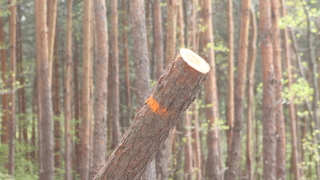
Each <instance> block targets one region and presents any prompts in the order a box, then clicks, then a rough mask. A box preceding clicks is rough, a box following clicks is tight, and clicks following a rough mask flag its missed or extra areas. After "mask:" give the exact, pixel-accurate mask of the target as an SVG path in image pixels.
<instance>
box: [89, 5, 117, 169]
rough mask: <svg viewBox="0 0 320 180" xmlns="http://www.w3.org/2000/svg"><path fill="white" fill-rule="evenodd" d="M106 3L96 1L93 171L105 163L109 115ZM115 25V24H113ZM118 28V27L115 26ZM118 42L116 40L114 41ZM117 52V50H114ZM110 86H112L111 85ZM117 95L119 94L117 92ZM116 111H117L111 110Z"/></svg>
mask: <svg viewBox="0 0 320 180" xmlns="http://www.w3.org/2000/svg"><path fill="white" fill-rule="evenodd" d="M105 14H106V4H105V1H103V0H95V1H94V16H95V31H96V37H99V38H97V39H96V49H97V50H96V57H95V87H96V88H95V95H94V96H95V102H94V103H95V104H94V106H95V108H94V113H95V116H94V132H93V136H94V137H93V141H94V142H93V161H94V163H93V172H94V173H97V172H98V171H99V170H100V169H101V168H102V167H103V165H104V163H105V156H106V154H105V152H106V131H105V129H106V117H107V112H106V109H107V93H108V92H107V90H108V89H107V78H108V53H109V51H108V29H107V18H106V16H105ZM113 25H114V24H113ZM115 28H117V27H115ZM114 43H116V42H114ZM113 53H117V52H113ZM109 88H112V87H111V86H109ZM115 95H117V94H115ZM110 113H116V112H110Z"/></svg>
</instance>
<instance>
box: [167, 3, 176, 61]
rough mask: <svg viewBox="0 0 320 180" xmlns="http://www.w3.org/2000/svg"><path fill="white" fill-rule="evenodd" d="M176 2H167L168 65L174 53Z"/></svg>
mask: <svg viewBox="0 0 320 180" xmlns="http://www.w3.org/2000/svg"><path fill="white" fill-rule="evenodd" d="M176 9H177V2H176V0H167V31H166V54H165V56H166V62H165V64H166V65H168V64H169V62H170V61H171V60H172V59H171V58H172V57H173V56H174V54H175V52H176V27H177V13H176Z"/></svg>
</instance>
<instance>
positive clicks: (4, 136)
mask: <svg viewBox="0 0 320 180" xmlns="http://www.w3.org/2000/svg"><path fill="white" fill-rule="evenodd" d="M3 26H4V22H3V18H2V17H0V44H1V45H4V44H5V43H6V42H5V32H4V29H3ZM0 57H1V78H2V82H3V85H2V86H3V88H8V83H7V51H6V49H0ZM1 97H2V99H1V100H2V122H1V127H2V129H1V132H2V133H1V143H2V144H8V135H9V134H8V133H9V132H8V116H9V114H8V94H6V93H5V94H3V95H2V96H1Z"/></svg>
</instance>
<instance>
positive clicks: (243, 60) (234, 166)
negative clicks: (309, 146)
mask: <svg viewBox="0 0 320 180" xmlns="http://www.w3.org/2000/svg"><path fill="white" fill-rule="evenodd" d="M250 8H251V0H243V1H242V7H241V28H240V38H239V50H238V53H239V57H238V74H237V78H236V82H237V83H236V87H235V92H236V93H235V99H234V101H235V102H234V108H235V112H234V114H235V116H234V124H233V127H234V128H233V132H232V136H233V137H232V143H231V149H230V151H229V154H228V159H230V162H229V164H228V166H229V169H228V170H227V172H226V173H227V174H226V179H236V178H237V177H239V176H240V175H239V172H240V171H239V165H240V161H241V137H242V128H243V104H244V103H243V102H244V90H245V81H246V66H247V52H248V32H249V22H250Z"/></svg>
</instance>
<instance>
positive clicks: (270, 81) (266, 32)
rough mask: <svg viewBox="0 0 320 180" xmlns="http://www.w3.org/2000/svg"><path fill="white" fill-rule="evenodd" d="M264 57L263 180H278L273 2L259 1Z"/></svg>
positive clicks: (262, 54) (262, 55)
mask: <svg viewBox="0 0 320 180" xmlns="http://www.w3.org/2000/svg"><path fill="white" fill-rule="evenodd" d="M259 3H260V4H259V10H260V37H261V57H262V82H263V87H262V89H263V97H262V102H263V103H262V114H263V116H262V117H263V118H262V120H263V179H270V180H272V179H276V167H275V165H276V156H275V155H276V122H275V108H274V107H275V83H276V79H275V74H274V61H273V59H274V56H273V54H274V53H273V45H274V42H272V37H273V32H272V20H271V2H270V1H263V0H260V1H259Z"/></svg>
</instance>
